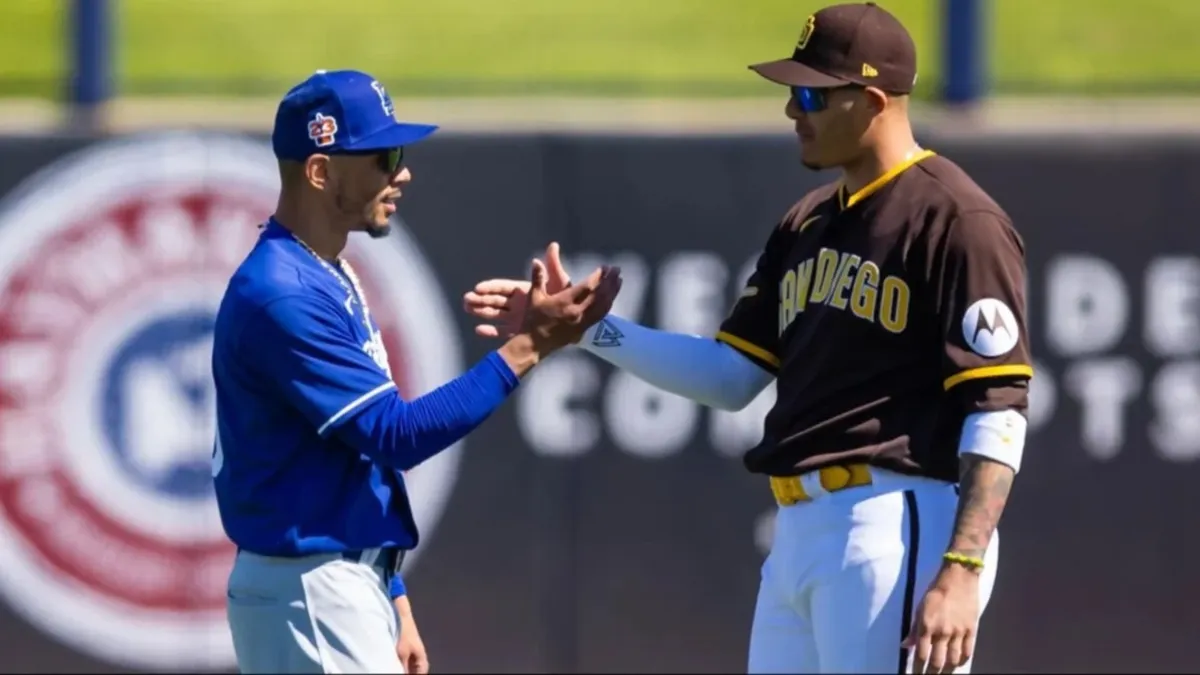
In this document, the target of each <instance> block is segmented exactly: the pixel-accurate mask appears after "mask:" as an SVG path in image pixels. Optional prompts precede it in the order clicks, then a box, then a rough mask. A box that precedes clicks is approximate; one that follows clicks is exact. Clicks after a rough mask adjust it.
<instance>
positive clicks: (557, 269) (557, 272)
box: [546, 241, 569, 282]
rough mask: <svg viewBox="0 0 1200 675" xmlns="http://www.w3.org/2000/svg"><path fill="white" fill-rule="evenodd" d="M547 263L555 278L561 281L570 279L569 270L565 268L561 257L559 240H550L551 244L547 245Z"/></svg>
mask: <svg viewBox="0 0 1200 675" xmlns="http://www.w3.org/2000/svg"><path fill="white" fill-rule="evenodd" d="M546 264H547V266H548V267H549V272H550V273H551V274H553V275H554V278H555V280H557V281H560V282H565V281H567V280H568V278H569V277H568V275H567V270H566V269H564V268H563V264H562V258H561V257H559V247H558V242H557V241H552V242H550V245H549V246H547V247H546Z"/></svg>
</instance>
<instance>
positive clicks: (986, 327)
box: [933, 212, 1033, 414]
mask: <svg viewBox="0 0 1200 675" xmlns="http://www.w3.org/2000/svg"><path fill="white" fill-rule="evenodd" d="M941 249H942V250H941V251H939V252H938V255H936V256H935V261H936V262H935V264H934V266H933V270H934V275H933V276H934V279H933V285H934V292H935V295H936V298H937V300H936V303H937V306H936V313H937V321H938V324H939V327H940V330H941V333H942V345H943V346H942V354H943V356H942V378H943V379H942V386H943V388H944V389H945V390H946V391H947V392H949V393H951V395H952V396H953V397H954V398H955V399H957V400H959V401H961V402H962V404H963V407H964V409H963V412H964V413H966V414H971V413H975V412H990V411H997V410H1007V409H1017V410H1024V409H1025V408H1026V407H1027V405H1028V389H1029V380H1030V378H1032V377H1033V366H1032V359H1031V356H1030V348H1029V331H1028V329H1027V325H1026V316H1027V309H1026V299H1025V288H1026V272H1025V250H1024V245H1023V244H1022V242H1021V239H1020V237H1019V236H1018V235H1017V233H1016V231H1015V230H1014V229H1013V228H1012V225H1011V224H1010V223H1009V222H1008V221H1007V220H1006V219H1005V218H1003V217H1002V216H1000V215H999V214H995V213H991V212H976V213H968V214H963V215H961V216H959V217H958V218H957V219H956V220H955V221H954V222H953V223H951V225H950V227H949V230H948V231H947V233H946V236H945V237H944V238H943V241H942V244H941Z"/></svg>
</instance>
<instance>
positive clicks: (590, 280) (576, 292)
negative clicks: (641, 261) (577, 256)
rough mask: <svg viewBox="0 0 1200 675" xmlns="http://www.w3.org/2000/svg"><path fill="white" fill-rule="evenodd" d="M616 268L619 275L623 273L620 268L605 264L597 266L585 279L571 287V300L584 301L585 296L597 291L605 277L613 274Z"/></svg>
mask: <svg viewBox="0 0 1200 675" xmlns="http://www.w3.org/2000/svg"><path fill="white" fill-rule="evenodd" d="M614 269H615V270H616V274H618V275H619V274H620V273H621V270H620V268H613V267H609V266H607V265H605V266H602V267H597V268H596V270H595V271H594V272H592V273H591V274H589V275H588V276H587V278H586V279H584V280H583V281H581V282H579V283H577V284H573V285H572V286H571V287H570V289H569V290H570V291H571V300H572V301H573V302H582V301H583V299H584V298H587V297H589V296H590V295H591V294H592V293H594V292H595V290H596V288H598V287H599V286H600V282H601V281H602V280H603V279H604V277H605V276H606V275H608V274H611V273H612V270H614Z"/></svg>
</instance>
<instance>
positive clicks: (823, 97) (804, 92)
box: [791, 84, 862, 113]
mask: <svg viewBox="0 0 1200 675" xmlns="http://www.w3.org/2000/svg"><path fill="white" fill-rule="evenodd" d="M838 89H862V87H861V86H859V85H857V84H844V85H841V86H837V87H791V90H792V98H794V99H795V100H796V105H797V106H799V107H800V109H801V110H803V111H804V112H806V113H815V112H821V111H822V110H824V109H826V108H828V107H829V92H831V91H836V90H838Z"/></svg>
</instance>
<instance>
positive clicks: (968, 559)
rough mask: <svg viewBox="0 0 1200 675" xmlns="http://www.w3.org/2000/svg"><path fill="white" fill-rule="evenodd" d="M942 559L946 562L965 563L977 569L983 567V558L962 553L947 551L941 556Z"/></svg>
mask: <svg viewBox="0 0 1200 675" xmlns="http://www.w3.org/2000/svg"><path fill="white" fill-rule="evenodd" d="M942 559H943V560H945V561H947V562H953V563H958V564H960V565H966V566H967V567H973V568H975V569H979V570H981V569H983V558H976V557H974V556H969V555H963V554H961V553H947V554H945V555H943V556H942Z"/></svg>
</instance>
